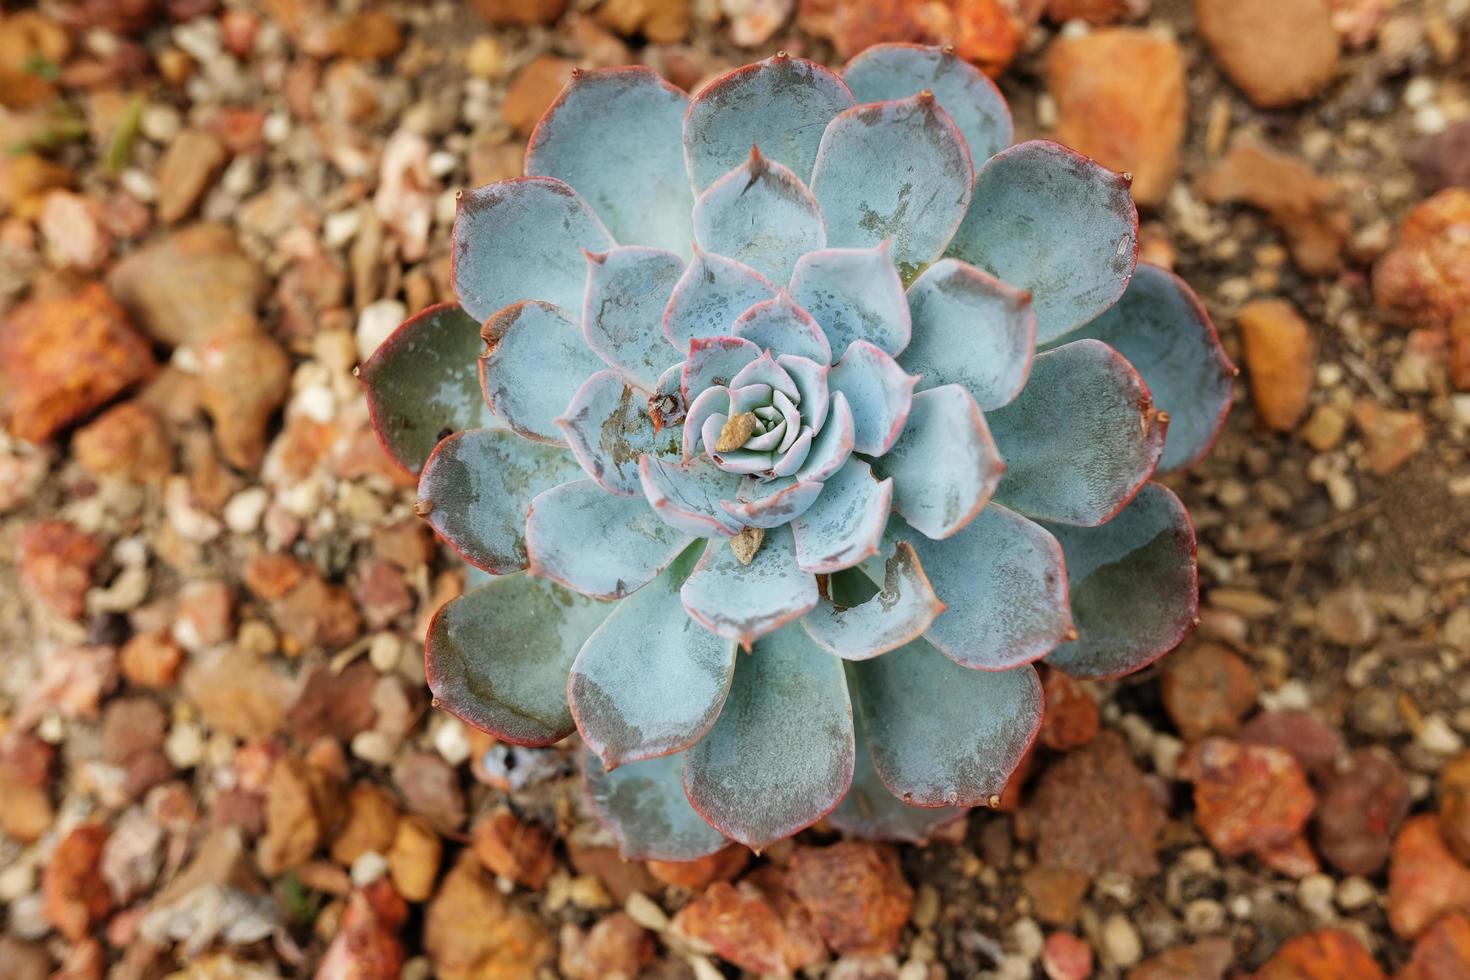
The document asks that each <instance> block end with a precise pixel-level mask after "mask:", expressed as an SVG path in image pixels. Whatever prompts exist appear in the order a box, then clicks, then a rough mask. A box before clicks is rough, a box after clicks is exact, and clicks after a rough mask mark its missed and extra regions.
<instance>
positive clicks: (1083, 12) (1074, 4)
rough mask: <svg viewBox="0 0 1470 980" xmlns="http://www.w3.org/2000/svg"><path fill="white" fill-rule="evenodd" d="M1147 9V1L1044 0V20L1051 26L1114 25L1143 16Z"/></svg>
mask: <svg viewBox="0 0 1470 980" xmlns="http://www.w3.org/2000/svg"><path fill="white" fill-rule="evenodd" d="M1148 7H1149V2H1148V0H1046V18H1047V20H1049V21H1051V22H1052V23H1053V24H1065V23H1067V22H1068V21H1072V20H1080V21H1084V22H1086V23H1088V24H1094V25H1100V24H1114V23H1117V22H1118V21H1120V20H1126V19H1131V18H1133V17H1136V16H1140V15H1142V14H1145V13H1147V12H1148Z"/></svg>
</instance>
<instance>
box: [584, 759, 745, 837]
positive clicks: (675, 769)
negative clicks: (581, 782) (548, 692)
mask: <svg viewBox="0 0 1470 980" xmlns="http://www.w3.org/2000/svg"><path fill="white" fill-rule="evenodd" d="M687 754H688V753H686V752H676V753H674V754H673V755H665V756H660V757H658V758H657V759H647V760H645V761H643V762H633V763H629V764H628V765H626V766H619V767H618V768H617V769H616V770H614V771H613V772H608V771H607V770H605V769H604V768H603V766H602V762H601V761H600V760H599V759H598V758H597V755H596V753H594V752H592V751H590V750H585V749H584V750H583V752H582V772H583V775H584V776H585V778H586V780H587V799H588V800H589V801H590V802H591V804H592V809H593V812H595V813H596V814H597V817H598V819H599V820H601V821H602V823H603V825H604V826H606V827H607V829H608V830H609V831H611V832H612V835H613V836H614V837H616V838H617V840H618V850H620V851H621V852H622V855H623V858H624V860H628V861H697V860H698V859H700V858H702V857H708V856H709V855H711V854H713V853H715V852H716V851H718V850H720V849H721V848H723V847H724V846H725V845H727V844H729V843H730V842H729V840H728V839H726V837H725V835H724V834H721V833H720V832H719V831H718V830H716V829H715V828H713V827H711V826H710V825H709V824H707V823H705V821H704V818H703V817H701V816H700V815H699V814H698V813H696V812H695V810H694V807H692V806H690V805H689V798H688V797H686V796H685V795H684V779H683V772H684V759H685V756H686V755H687Z"/></svg>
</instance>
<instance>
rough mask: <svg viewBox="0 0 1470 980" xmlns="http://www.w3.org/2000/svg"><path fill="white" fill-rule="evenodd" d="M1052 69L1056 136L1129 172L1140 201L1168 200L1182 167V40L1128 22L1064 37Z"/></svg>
mask: <svg viewBox="0 0 1470 980" xmlns="http://www.w3.org/2000/svg"><path fill="white" fill-rule="evenodd" d="M1120 65H1128V66H1130V69H1129V70H1128V71H1120V70H1119V66H1120ZM1046 72H1047V90H1048V91H1049V92H1051V95H1052V98H1053V99H1055V100H1056V105H1057V125H1056V138H1057V140H1058V141H1059V142H1061V143H1064V144H1066V145H1067V146H1070V147H1072V148H1073V149H1075V150H1076V151H1077V152H1079V153H1083V154H1086V155H1087V156H1090V157H1092V158H1093V159H1095V160H1097V161H1098V162H1099V163H1101V164H1102V165H1103V166H1105V167H1110V168H1111V169H1113V170H1117V171H1119V172H1122V173H1131V174H1132V175H1133V187H1132V190H1133V198H1134V200H1136V201H1137V202H1138V203H1139V204H1140V205H1144V206H1150V207H1151V206H1155V205H1158V204H1160V203H1162V202H1163V200H1164V195H1166V194H1167V193H1168V192H1169V187H1170V186H1171V185H1172V184H1173V183H1174V175H1175V173H1177V172H1178V170H1179V145H1180V143H1181V142H1182V141H1183V139H1184V122H1185V113H1186V110H1187V108H1188V95H1187V92H1186V90H1185V85H1184V57H1183V55H1182V54H1181V53H1180V49H1179V43H1178V42H1177V41H1175V40H1174V39H1173V38H1167V37H1160V36H1159V35H1158V34H1156V33H1154V32H1152V31H1147V30H1143V29H1141V28H1128V27H1117V28H1109V29H1106V30H1100V31H1092V32H1090V33H1088V34H1083V35H1080V36H1074V37H1068V36H1063V37H1061V38H1058V39H1057V41H1056V42H1055V43H1054V44H1052V46H1051V49H1050V51H1049V52H1048V54H1047V60H1046Z"/></svg>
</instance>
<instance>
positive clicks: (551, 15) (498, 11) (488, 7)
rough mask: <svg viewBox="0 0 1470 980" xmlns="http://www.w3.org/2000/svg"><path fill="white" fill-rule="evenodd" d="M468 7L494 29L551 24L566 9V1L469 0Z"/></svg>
mask: <svg viewBox="0 0 1470 980" xmlns="http://www.w3.org/2000/svg"><path fill="white" fill-rule="evenodd" d="M470 6H471V7H473V8H474V10H475V13H477V14H479V15H480V16H481V17H483V18H485V19H486V20H488V21H489V22H490V23H491V24H494V25H495V26H496V27H502V26H506V25H509V24H551V23H554V22H555V21H556V19H557V18H558V17H560V16H561V15H562V12H563V11H564V10H566V9H567V0H470Z"/></svg>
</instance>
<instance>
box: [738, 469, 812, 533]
mask: <svg viewBox="0 0 1470 980" xmlns="http://www.w3.org/2000/svg"><path fill="white" fill-rule="evenodd" d="M821 492H822V484H821V481H819V480H798V479H796V478H795V477H790V476H786V477H781V478H779V479H775V480H758V479H755V478H754V477H747V478H746V479H745V480H743V481H741V484H740V488H739V489H738V490H737V491H736V492H735V499H734V500H725V501H721V503H720V506H721V507H723V508H724V509H725V513H727V514H729V515H730V516H731V517H732V518H734V519H735V521H736V523H738V524H741V525H743V526H745V527H760V528H771V527H780V526H781V525H782V524H789V523H791V521H792V520H794V519H795V518H797V517H800V516H801V515H802V514H804V513H806V510H807V508H809V507H810V506H811V505H812V503H813V502H814V501H815V500H816V499H817V495H818V494H820V493H821Z"/></svg>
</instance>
